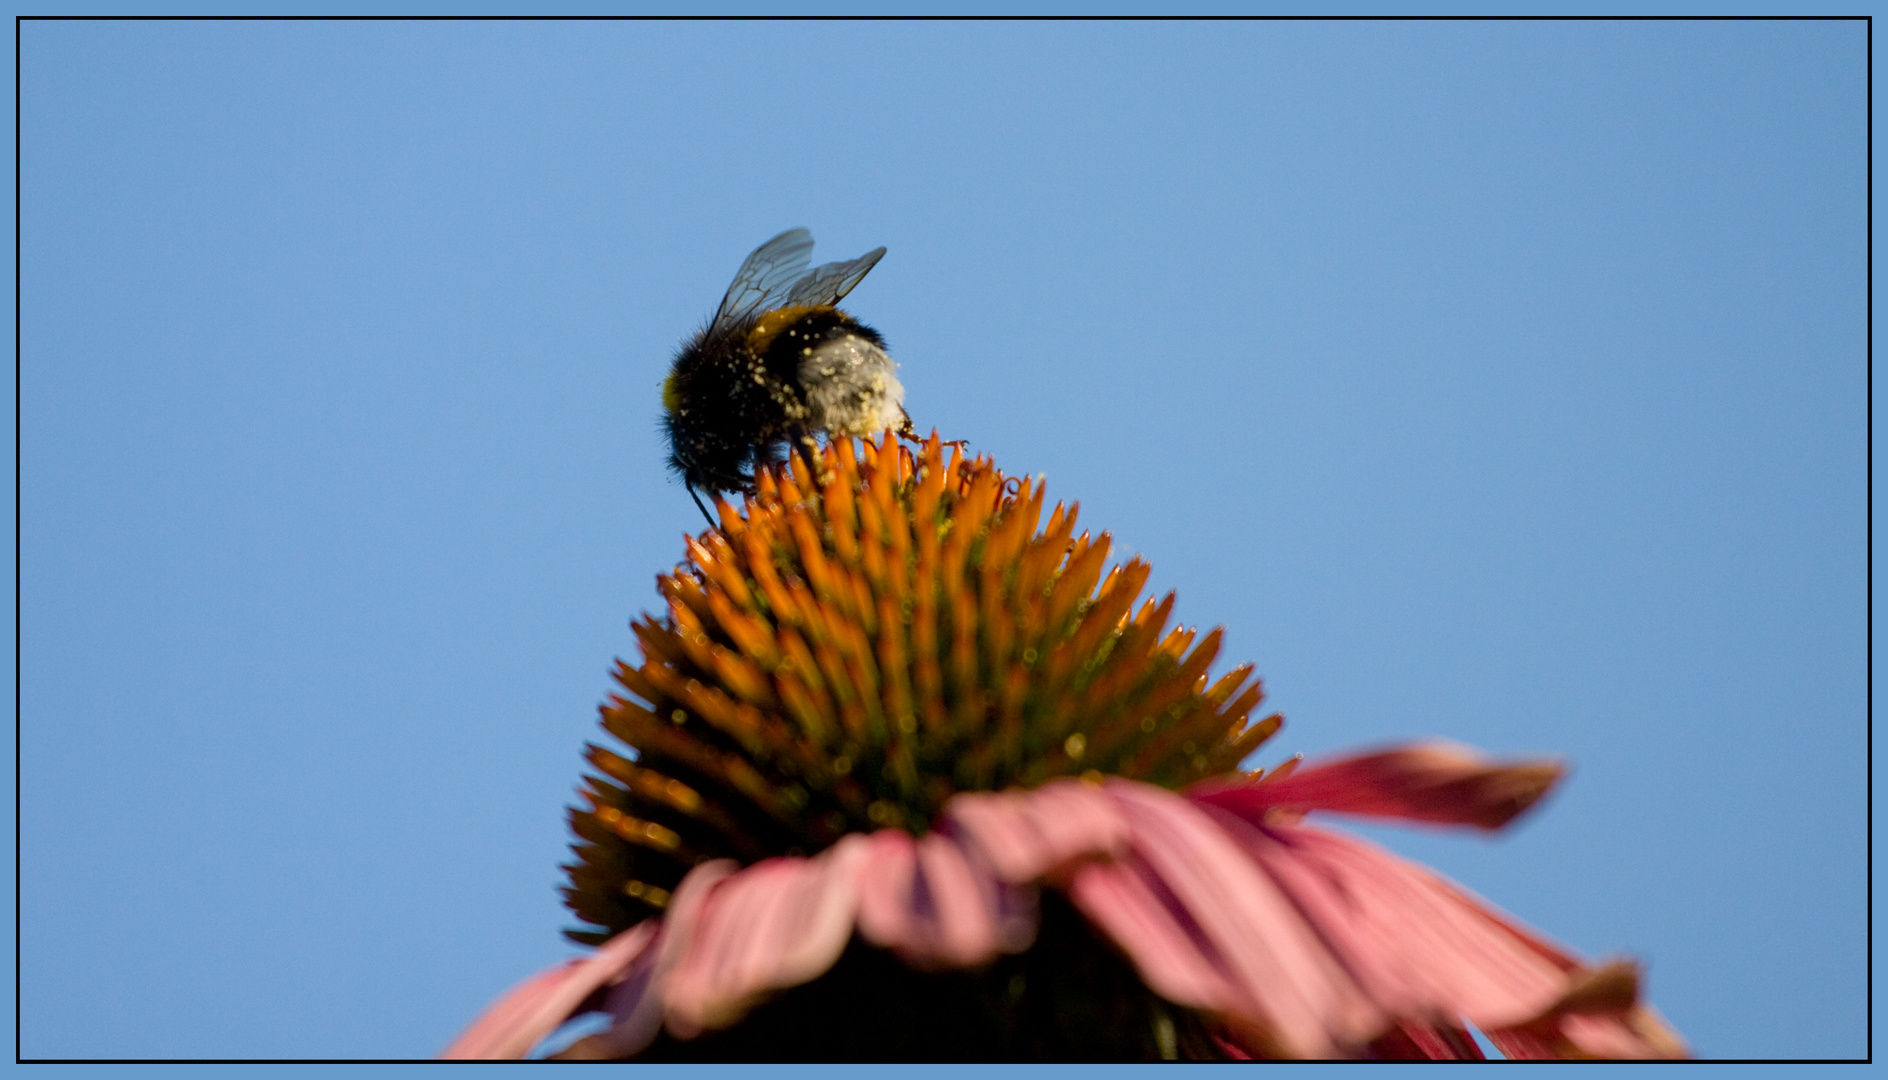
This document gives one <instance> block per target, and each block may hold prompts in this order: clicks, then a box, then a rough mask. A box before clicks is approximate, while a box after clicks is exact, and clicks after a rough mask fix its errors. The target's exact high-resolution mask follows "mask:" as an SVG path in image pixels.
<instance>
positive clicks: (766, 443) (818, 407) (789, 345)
mask: <svg viewBox="0 0 1888 1080" xmlns="http://www.w3.org/2000/svg"><path fill="white" fill-rule="evenodd" d="M812 254H813V235H812V234H811V233H809V232H807V231H806V230H805V229H788V230H787V231H786V232H783V233H781V234H780V235H779V236H776V237H774V238H773V239H772V240H769V241H767V242H766V243H765V244H762V245H761V246H760V247H758V248H756V249H754V253H753V254H752V255H749V256H748V257H747V261H746V262H744V263H742V264H741V269H740V272H738V273H736V274H735V275H734V283H733V284H732V285H729V286H728V294H727V296H725V297H723V298H722V301H721V307H720V308H719V309H718V310H716V311H715V315H714V318H712V319H710V320H709V321H708V325H707V326H705V327H703V328H702V329H701V330H700V331H698V332H697V333H696V334H695V335H694V336H693V337H691V338H689V339H688V341H686V342H684V343H683V345H682V348H681V351H680V352H678V353H676V355H675V364H674V366H673V367H671V368H670V370H669V377H668V378H667V379H665V380H663V383H662V408H663V413H664V416H663V421H662V426H663V430H664V431H665V432H666V433H667V435H668V437H669V468H671V469H673V470H674V471H675V472H676V473H677V474H679V475H680V476H681V478H682V483H683V484H684V485H686V486H687V488H688V494H689V496H690V497H691V498H693V499H694V500H695V505H696V506H697V507H698V508H700V509H701V512H702V516H703V517H708V508H707V507H705V506H702V502H701V496H700V495H698V494H696V493H697V492H698V491H707V492H711V493H712V492H720V491H727V492H748V493H751V492H752V491H753V490H754V470H755V469H757V468H761V467H764V466H767V465H770V464H774V463H777V462H779V461H782V460H784V459H785V455H786V449H787V447H789V446H791V445H793V444H794V443H796V442H797V443H805V444H808V445H811V444H812V441H813V437H814V436H816V435H825V436H827V437H829V438H830V437H836V436H848V435H857V436H867V435H876V434H878V433H879V432H882V431H895V432H898V433H899V434H901V435H906V436H910V435H911V434H912V431H911V418H910V417H909V416H908V415H907V414H906V413H905V407H904V397H905V388H904V387H903V386H902V385H900V384H899V382H898V374H897V372H898V365H897V364H896V363H895V362H894V361H893V360H892V358H891V356H890V355H889V354H887V353H886V351H885V339H884V338H883V337H880V336H879V333H878V331H876V330H874V329H872V328H871V327H869V326H867V325H865V324H864V323H862V322H859V321H858V320H856V319H854V318H853V317H852V316H850V315H848V314H846V313H845V312H843V311H841V310H839V308H838V307H837V306H836V305H837V304H838V303H839V301H840V300H841V299H843V298H844V297H845V295H846V294H847V293H849V292H851V291H852V288H853V286H855V285H857V284H858V283H859V281H860V280H861V279H862V278H864V277H865V275H866V274H867V273H868V272H869V271H870V270H871V269H872V267H873V266H876V265H877V264H878V261H879V259H881V258H883V257H884V255H885V249H884V248H882V247H881V248H878V249H876V250H873V251H868V252H866V253H865V254H863V255H861V256H859V257H858V258H856V259H852V260H849V261H847V262H834V263H827V264H825V265H824V266H817V267H812V268H811V269H809V268H808V267H809V265H810V264H811V262H812ZM709 524H710V525H713V524H714V519H713V518H712V517H710V518H709Z"/></svg>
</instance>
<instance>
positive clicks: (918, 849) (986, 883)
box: [859, 830, 1036, 970]
mask: <svg viewBox="0 0 1888 1080" xmlns="http://www.w3.org/2000/svg"><path fill="white" fill-rule="evenodd" d="M873 841H874V843H875V844H876V845H877V851H878V852H879V853H880V855H879V857H878V858H876V859H875V860H874V861H873V862H871V863H870V865H869V866H868V867H867V868H866V869H865V871H864V872H863V873H862V874H861V876H860V881H859V891H860V894H859V932H860V934H861V935H863V936H864V937H865V939H866V940H867V941H869V942H871V943H872V944H874V945H877V946H879V947H880V948H884V949H889V950H891V951H892V952H894V953H896V954H897V955H898V956H899V958H900V959H902V960H904V961H905V963H907V964H909V965H911V966H912V967H914V968H918V969H920V970H942V969H952V968H967V967H976V966H978V965H981V964H984V963H987V962H989V961H990V960H991V959H993V958H995V957H996V955H997V954H998V953H1001V952H1020V951H1022V950H1023V949H1026V948H1028V947H1029V945H1030V943H1031V942H1033V941H1034V940H1035V933H1036V922H1035V902H1034V890H1033V887H1027V888H1025V887H1019V886H1016V885H1012V884H1010V883H1009V882H1007V881H1004V880H1002V879H1001V878H1000V877H998V876H997V874H996V872H995V871H994V870H992V869H991V868H990V866H989V864H988V863H987V861H986V860H985V859H984V858H983V856H982V853H981V852H980V851H977V852H973V851H967V850H966V849H965V848H964V846H963V845H962V844H961V843H960V842H959V841H958V840H957V839H956V838H954V837H952V836H949V835H946V834H944V833H941V832H930V833H927V834H925V836H924V837H923V838H922V839H919V840H915V841H914V840H912V839H911V837H910V836H909V835H908V834H906V833H903V832H898V831H896V830H885V831H882V832H879V833H875V834H874V835H873Z"/></svg>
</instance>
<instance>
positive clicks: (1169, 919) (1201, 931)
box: [1069, 780, 1390, 1058]
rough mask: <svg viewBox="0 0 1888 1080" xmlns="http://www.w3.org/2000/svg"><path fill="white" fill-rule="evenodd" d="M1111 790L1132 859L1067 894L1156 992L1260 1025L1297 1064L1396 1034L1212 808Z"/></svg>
mask: <svg viewBox="0 0 1888 1080" xmlns="http://www.w3.org/2000/svg"><path fill="white" fill-rule="evenodd" d="M1105 790H1106V791H1107V793H1108V794H1109V795H1110V796H1111V797H1112V798H1114V799H1115V800H1116V801H1117V803H1118V804H1119V805H1120V806H1121V808H1122V810H1123V814H1124V817H1126V818H1127V820H1128V822H1129V824H1130V826H1131V828H1132V832H1133V839H1132V851H1131V854H1130V855H1129V856H1128V857H1127V858H1126V859H1125V860H1123V861H1122V862H1120V863H1117V864H1114V865H1108V864H1099V863H1097V864H1088V865H1084V866H1082V867H1079V868H1078V869H1077V870H1076V871H1075V873H1074V876H1073V878H1072V880H1071V882H1070V887H1069V895H1070V897H1071V898H1072V899H1073V900H1074V901H1075V903H1076V906H1077V907H1078V908H1080V909H1081V910H1082V912H1083V913H1084V914H1086V915H1087V916H1088V917H1089V918H1090V919H1091V920H1092V921H1093V922H1095V923H1096V924H1097V925H1099V926H1101V927H1102V928H1103V929H1104V930H1105V931H1106V932H1107V933H1108V934H1109V936H1110V937H1111V938H1112V939H1113V940H1114V942H1115V944H1116V945H1118V946H1120V947H1121V948H1122V949H1123V951H1125V952H1126V953H1127V954H1128V956H1129V959H1131V960H1132V961H1133V962H1134V963H1135V966H1136V967H1137V968H1138V969H1139V970H1140V971H1141V974H1142V977H1143V979H1144V980H1145V981H1146V982H1147V984H1148V986H1149V987H1151V988H1152V989H1154V990H1155V992H1157V993H1160V994H1161V995H1162V996H1164V997H1168V998H1169V999H1170V1000H1173V1001H1176V1002H1177V1003H1179V1004H1183V1005H1191V1006H1194V1007H1197V1008H1203V1009H1207V1010H1209V1011H1212V1012H1217V1013H1221V1014H1223V1015H1225V1016H1227V1017H1229V1018H1231V1019H1236V1020H1243V1021H1245V1022H1247V1023H1249V1024H1252V1025H1255V1026H1257V1027H1258V1028H1260V1029H1262V1030H1263V1031H1264V1033H1265V1035H1266V1037H1267V1038H1268V1039H1269V1040H1270V1041H1271V1042H1273V1043H1275V1044H1276V1046H1277V1049H1279V1050H1280V1051H1282V1052H1283V1053H1285V1054H1287V1055H1289V1056H1292V1057H1310V1058H1321V1057H1332V1056H1337V1055H1340V1054H1342V1053H1343V1052H1344V1051H1343V1049H1341V1048H1346V1047H1350V1046H1354V1045H1357V1044H1361V1043H1363V1042H1365V1041H1368V1039H1369V1038H1371V1037H1373V1036H1375V1035H1376V1034H1378V1033H1379V1032H1381V1031H1382V1030H1383V1029H1384V1028H1385V1027H1387V1026H1388V1024H1389V1022H1390V1017H1389V1016H1388V1015H1387V1014H1385V1013H1384V1012H1383V1011H1382V1010H1381V1009H1380V1008H1379V1007H1378V1006H1377V1005H1376V1004H1375V1003H1374V1002H1373V1001H1372V1000H1371V999H1370V998H1369V997H1368V995H1366V994H1365V993H1364V992H1363V991H1362V990H1361V988H1359V987H1358V985H1357V984H1356V982H1355V981H1354V980H1353V979H1352V978H1351V976H1350V975H1349V973H1347V972H1346V971H1345V970H1344V969H1343V967H1342V966H1341V965H1340V964H1339V963H1338V962H1337V961H1336V959H1335V958H1334V957H1333V956H1332V955H1331V953H1330V950H1329V949H1328V948H1327V947H1326V945H1325V944H1324V942H1323V941H1322V940H1321V939H1320V938H1319V936H1318V934H1317V932H1316V931H1315V930H1314V929H1313V927H1312V926H1311V925H1310V924H1308V923H1307V922H1306V920H1305V919H1304V917H1303V916H1302V915H1301V914H1300V913H1299V912H1298V910H1297V909H1296V908H1295V907H1294V906H1293V904H1292V902H1291V900H1290V899H1289V897H1287V896H1286V895H1285V894H1284V893H1283V892H1281V890H1280V889H1279V887H1278V886H1277V884H1275V883H1274V882H1273V881H1272V880H1271V879H1270V878H1269V877H1268V876H1267V875H1266V874H1265V873H1264V872H1263V871H1262V870H1261V868H1260V867H1259V866H1257V865H1256V864H1255V863H1254V862H1253V861H1252V860H1251V859H1249V858H1247V857H1245V856H1244V854H1243V852H1242V851H1241V850H1240V848H1239V847H1238V846H1237V845H1236V844H1235V843H1234V842H1233V841H1232V839H1231V838H1230V837H1228V836H1227V834H1226V832H1225V831H1224V829H1222V828H1221V827H1220V825H1219V823H1218V822H1216V821H1214V820H1213V819H1212V818H1211V817H1210V816H1208V814H1207V813H1206V811H1204V810H1203V809H1202V808H1200V807H1198V806H1195V805H1194V804H1192V803H1190V802H1188V801H1187V800H1186V799H1184V798H1182V797H1181V796H1178V795H1175V794H1173V793H1171V792H1168V791H1164V790H1162V789H1160V788H1155V787H1152V786H1150V785H1146V784H1139V783H1134V782H1132V781H1118V780H1117V781H1110V782H1109V783H1108V785H1107V787H1106V789H1105ZM1130 872H1131V873H1133V874H1134V875H1136V876H1138V877H1139V878H1141V880H1142V882H1143V887H1142V888H1140V889H1136V888H1135V887H1134V884H1133V882H1132V880H1131V879H1129V878H1128V877H1127V876H1126V874H1127V873H1130ZM1156 883H1157V885H1156ZM1163 909H1164V917H1163ZM1207 972H1215V973H1217V975H1218V979H1212V978H1209V977H1208V976H1207V975H1206V973H1207ZM1176 995H1182V996H1176ZM1195 995H1212V996H1195Z"/></svg>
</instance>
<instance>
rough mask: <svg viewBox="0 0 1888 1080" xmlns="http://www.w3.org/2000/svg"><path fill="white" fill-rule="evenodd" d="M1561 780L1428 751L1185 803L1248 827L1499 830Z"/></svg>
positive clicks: (1405, 750) (1222, 785) (1555, 770)
mask: <svg viewBox="0 0 1888 1080" xmlns="http://www.w3.org/2000/svg"><path fill="white" fill-rule="evenodd" d="M1560 774H1561V768H1560V766H1559V765H1556V764H1554V763H1552V762H1542V761H1534V762H1520V763H1515V764H1508V765H1500V764H1495V763H1491V762H1489V761H1487V760H1486V759H1484V758H1482V757H1480V756H1479V755H1477V754H1475V753H1474V752H1473V751H1470V750H1468V749H1466V748H1464V747H1458V746H1453V745H1450V744H1448V743H1426V744H1422V745H1417V746H1405V747H1397V748H1395V749H1390V750H1384V751H1379V752H1377V753H1373V754H1364V755H1362V756H1360V757H1353V758H1344V759H1341V760H1338V761H1333V762H1329V763H1327V764H1322V765H1311V766H1307V767H1305V768H1301V769H1298V770H1297V771H1295V772H1293V773H1291V774H1289V775H1287V776H1283V777H1280V778H1279V779H1277V780H1263V779H1262V780H1259V781H1257V782H1256V783H1254V782H1249V781H1247V782H1240V781H1235V782H1231V783H1227V782H1223V781H1219V782H1211V783H1207V784H1201V785H1197V786H1196V787H1195V788H1193V789H1192V790H1190V791H1189V792H1188V795H1189V796H1190V797H1192V798H1194V799H1196V800H1198V801H1200V802H1206V803H1211V804H1213V805H1215V806H1220V807H1223V808H1225V809H1227V810H1231V811H1233V812H1234V813H1236V814H1239V815H1240V816H1242V817H1245V818H1247V819H1249V820H1253V821H1258V820H1260V819H1261V818H1262V817H1263V815H1264V813H1265V811H1266V810H1269V809H1274V808H1276V809H1280V810H1297V811H1304V810H1335V811H1340V812H1343V813H1350V814H1363V815H1367V816H1371V817H1393V818H1410V819H1414V820H1417V821H1434V822H1442V823H1445V824H1452V825H1475V826H1478V827H1480V828H1483V829H1498V828H1500V827H1501V826H1503V825H1506V824H1507V823H1508V822H1509V821H1511V820H1513V819H1514V817H1515V816H1516V815H1518V814H1520V813H1521V812H1522V811H1523V810H1526V809H1527V808H1528V807H1529V806H1531V805H1533V803H1534V802H1535V800H1537V799H1539V798H1540V797H1541V796H1542V795H1544V794H1546V792H1547V790H1548V789H1549V788H1551V787H1552V786H1553V785H1554V782H1555V781H1556V780H1558V779H1559V777H1560Z"/></svg>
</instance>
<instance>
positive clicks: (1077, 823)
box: [944, 779, 1129, 883]
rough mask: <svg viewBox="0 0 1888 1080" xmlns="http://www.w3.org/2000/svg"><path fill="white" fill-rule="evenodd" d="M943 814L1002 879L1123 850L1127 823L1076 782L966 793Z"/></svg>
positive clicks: (1040, 873) (1025, 878) (1036, 874)
mask: <svg viewBox="0 0 1888 1080" xmlns="http://www.w3.org/2000/svg"><path fill="white" fill-rule="evenodd" d="M944 813H945V818H946V820H947V822H948V823H949V826H950V828H951V831H952V832H954V833H956V834H958V835H961V836H964V837H966V838H967V839H969V840H970V841H971V842H973V843H974V844H975V845H976V846H977V848H978V849H980V850H981V851H982V853H983V855H984V856H985V857H986V858H988V859H989V861H990V865H991V866H992V867H993V868H994V869H995V871H996V872H997V874H998V875H1000V876H1001V877H1002V878H1003V879H1004V880H1005V881H1011V882H1017V883H1023V882H1033V881H1036V880H1038V879H1040V878H1043V877H1045V876H1047V875H1049V874H1051V873H1052V872H1054V871H1055V870H1056V869H1057V868H1058V867H1061V866H1063V865H1064V864H1066V863H1069V862H1071V861H1073V860H1076V859H1080V858H1086V857H1089V856H1095V855H1106V854H1112V853H1117V852H1122V851H1125V850H1126V849H1127V841H1128V835H1129V830H1128V826H1127V822H1126V821H1125V820H1124V819H1123V818H1122V816H1121V812H1120V809H1119V808H1118V807H1117V806H1116V805H1115V802H1114V800H1112V799H1110V798H1109V797H1108V795H1107V794H1106V793H1105V792H1103V791H1102V789H1101V788H1100V787H1099V786H1098V785H1095V784H1087V783H1083V782H1081V781H1079V780H1067V779H1062V780H1051V781H1049V782H1048V783H1046V784H1043V785H1042V786H1041V787H1038V788H1036V789H1035V790H1033V791H1004V792H967V793H965V794H962V795H958V796H956V797H955V798H953V799H951V801H950V803H949V804H948V805H947V806H946V807H945V810H944Z"/></svg>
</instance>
